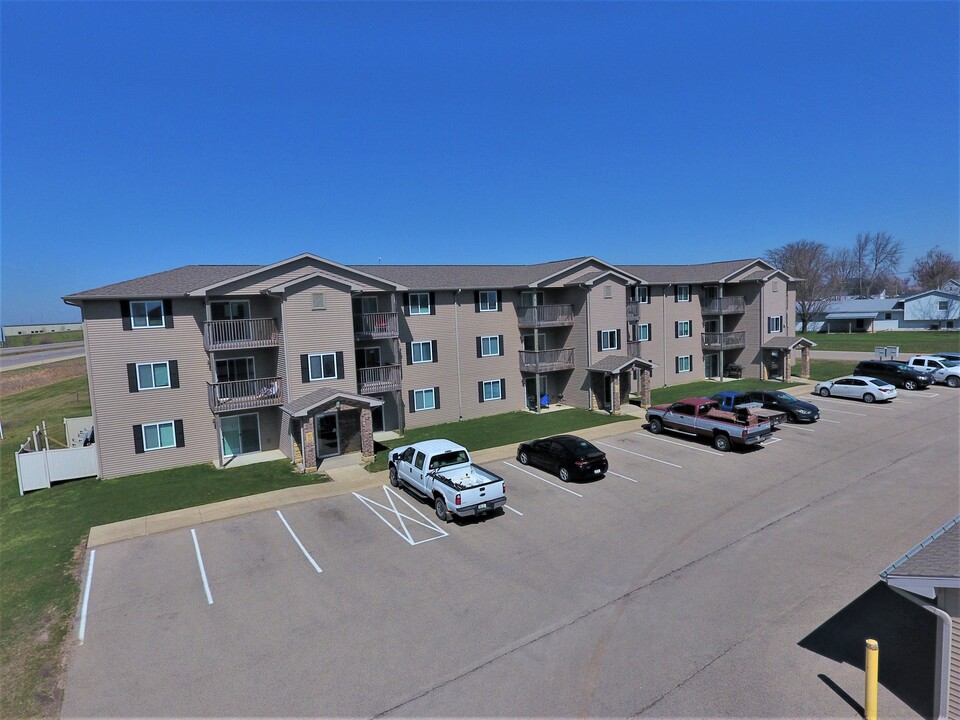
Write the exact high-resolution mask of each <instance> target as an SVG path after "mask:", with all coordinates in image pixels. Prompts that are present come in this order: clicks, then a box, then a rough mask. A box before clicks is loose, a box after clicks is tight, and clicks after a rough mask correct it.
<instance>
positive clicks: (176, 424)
mask: <svg viewBox="0 0 960 720" xmlns="http://www.w3.org/2000/svg"><path fill="white" fill-rule="evenodd" d="M173 433H174V435H176V436H177V447H186V442H184V440H183V420H174V421H173Z"/></svg>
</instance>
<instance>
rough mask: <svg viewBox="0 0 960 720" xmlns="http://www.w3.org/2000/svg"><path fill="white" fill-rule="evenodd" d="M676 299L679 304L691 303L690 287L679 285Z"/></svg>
mask: <svg viewBox="0 0 960 720" xmlns="http://www.w3.org/2000/svg"><path fill="white" fill-rule="evenodd" d="M674 297H675V298H676V301H677V302H690V286H689V285H677V292H676V295H675V296H674Z"/></svg>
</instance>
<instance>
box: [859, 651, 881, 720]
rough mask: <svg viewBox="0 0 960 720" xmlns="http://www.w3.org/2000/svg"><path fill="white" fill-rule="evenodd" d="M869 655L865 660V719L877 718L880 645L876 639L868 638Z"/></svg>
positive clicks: (875, 719) (872, 719)
mask: <svg viewBox="0 0 960 720" xmlns="http://www.w3.org/2000/svg"><path fill="white" fill-rule="evenodd" d="M866 645H867V655H866V658H865V659H864V661H863V667H864V670H865V671H866V677H865V678H864V700H863V717H864V718H865V720H877V669H878V666H879V660H880V646H879V645H878V644H877V641H876V640H867V642H866Z"/></svg>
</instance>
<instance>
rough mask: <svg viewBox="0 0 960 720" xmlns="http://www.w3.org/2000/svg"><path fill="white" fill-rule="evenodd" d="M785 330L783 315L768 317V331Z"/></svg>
mask: <svg viewBox="0 0 960 720" xmlns="http://www.w3.org/2000/svg"><path fill="white" fill-rule="evenodd" d="M782 331H783V316H782V315H776V316H771V317H768V318H767V332H771V333H778V332H782Z"/></svg>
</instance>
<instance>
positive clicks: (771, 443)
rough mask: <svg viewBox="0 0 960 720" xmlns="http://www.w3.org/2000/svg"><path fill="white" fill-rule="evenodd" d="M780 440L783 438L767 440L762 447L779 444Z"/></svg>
mask: <svg viewBox="0 0 960 720" xmlns="http://www.w3.org/2000/svg"><path fill="white" fill-rule="evenodd" d="M782 439H783V438H770V439H769V440H767V441H766V442H764V443H763V444H764V445H773V444H774V443H778V442H780V441H781V440H782Z"/></svg>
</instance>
